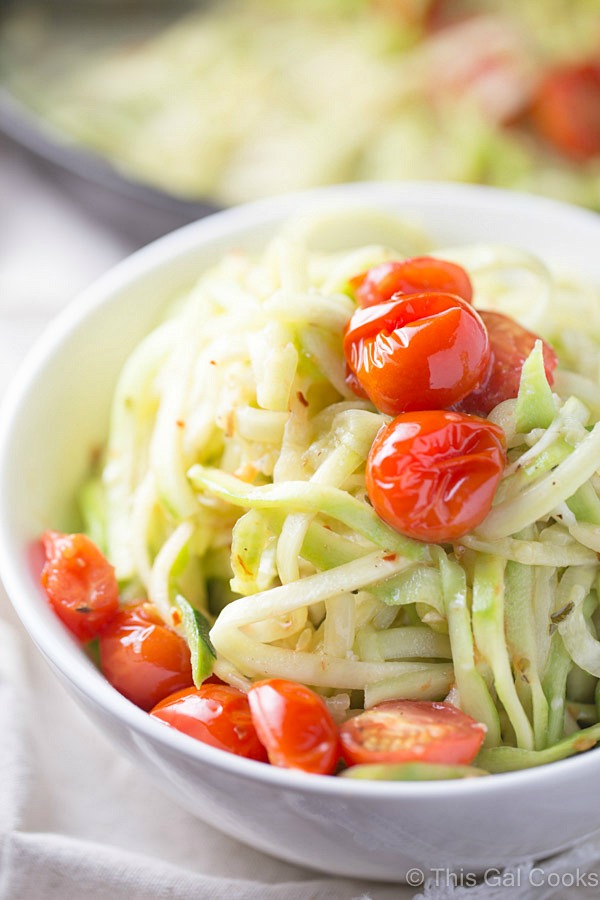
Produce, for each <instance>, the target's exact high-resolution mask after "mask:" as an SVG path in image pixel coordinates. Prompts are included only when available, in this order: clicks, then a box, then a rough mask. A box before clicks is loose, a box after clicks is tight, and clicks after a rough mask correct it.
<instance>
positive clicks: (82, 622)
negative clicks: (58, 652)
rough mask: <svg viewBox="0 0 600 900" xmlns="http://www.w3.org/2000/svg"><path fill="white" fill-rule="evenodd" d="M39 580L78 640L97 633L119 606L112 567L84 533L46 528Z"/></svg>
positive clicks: (59, 614) (58, 613) (88, 637)
mask: <svg viewBox="0 0 600 900" xmlns="http://www.w3.org/2000/svg"><path fill="white" fill-rule="evenodd" d="M42 544H43V547H44V553H45V555H46V562H45V564H44V568H43V569H42V574H41V581H42V585H43V586H44V588H45V589H46V593H47V595H48V599H49V600H50V603H51V605H52V607H53V609H54V611H55V612H56V614H57V615H58V617H59V618H60V619H61V620H62V621H63V622H64V624H65V625H66V626H67V628H68V629H69V631H71V632H72V633H73V634H74V635H75V636H76V637H78V638H79V640H80V641H89V640H91V639H92V638H95V637H97V636H98V634H99V633H100V631H101V630H102V628H103V627H104V626H105V625H106V623H107V622H109V621H110V620H111V619H112V618H113V616H115V615H116V613H117V612H118V609H119V588H118V585H117V579H116V578H115V570H114V569H113V567H112V566H111V564H110V563H109V562H108V560H107V559H106V558H105V557H104V556H103V555H102V553H101V552H100V550H98V548H97V547H96V545H95V544H94V543H92V541H90V539H89V538H88V537H86V535H85V534H61V533H60V532H58V531H46V532H45V534H44V535H43V536H42Z"/></svg>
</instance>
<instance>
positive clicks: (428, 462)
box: [366, 410, 506, 543]
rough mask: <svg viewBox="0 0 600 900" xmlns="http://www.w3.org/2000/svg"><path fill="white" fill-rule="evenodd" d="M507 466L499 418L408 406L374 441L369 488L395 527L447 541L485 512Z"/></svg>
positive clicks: (477, 521) (414, 535) (374, 502)
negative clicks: (495, 420)
mask: <svg viewBox="0 0 600 900" xmlns="http://www.w3.org/2000/svg"><path fill="white" fill-rule="evenodd" d="M505 465H506V451H505V439H504V432H503V431H502V429H501V428H499V427H498V426H497V425H494V424H493V423H491V422H487V421H485V419H480V418H477V417H476V416H466V415H462V414H460V413H455V412H449V411H447V410H428V411H425V412H415V413H405V414H404V415H401V416H398V417H397V418H396V419H394V420H393V421H392V422H390V423H389V424H388V425H386V426H384V427H383V428H382V429H381V431H380V432H379V434H378V435H377V437H376V438H375V440H374V441H373V445H372V447H371V450H370V452H369V457H368V459H367V469H366V483H367V492H368V495H369V499H370V501H371V503H372V505H373V508H374V509H375V511H376V512H377V514H378V515H379V516H380V517H381V518H382V519H383V520H384V521H385V522H387V524H388V525H390V526H391V527H392V528H394V529H395V530H396V531H399V532H401V533H402V534H406V535H408V536H409V537H412V538H415V539H416V540H419V541H428V542H433V543H446V542H451V541H454V540H456V539H457V538H459V537H461V536H462V535H463V534H466V533H467V532H468V531H471V529H473V528H475V526H477V525H479V524H480V522H482V521H483V520H484V519H485V517H486V516H487V514H488V512H489V511H490V508H491V506H492V500H493V499H494V494H495V492H496V488H497V486H498V482H499V481H500V478H501V476H502V472H503V470H504V466H505Z"/></svg>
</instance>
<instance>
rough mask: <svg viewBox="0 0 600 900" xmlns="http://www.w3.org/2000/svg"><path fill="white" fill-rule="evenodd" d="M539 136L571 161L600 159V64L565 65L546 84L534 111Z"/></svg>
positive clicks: (539, 94) (551, 75)
mask: <svg viewBox="0 0 600 900" xmlns="http://www.w3.org/2000/svg"><path fill="white" fill-rule="evenodd" d="M531 119H532V121H533V123H534V125H535V126H536V128H537V130H538V131H539V133H540V134H541V135H542V136H543V137H544V138H546V140H547V141H549V142H550V143H551V144H552V146H553V147H555V148H556V149H557V150H559V151H560V152H561V153H562V154H564V155H565V156H566V157H568V158H569V159H573V160H575V161H576V162H585V161H587V160H590V159H592V158H593V157H595V156H599V155H600V60H597V61H593V62H589V63H579V64H576V65H564V66H560V67H559V68H556V69H554V70H553V71H551V72H549V73H548V75H547V76H546V77H545V78H544V79H543V80H542V83H541V84H540V87H539V90H538V93H537V96H536V97H535V99H534V102H533V104H532V108H531Z"/></svg>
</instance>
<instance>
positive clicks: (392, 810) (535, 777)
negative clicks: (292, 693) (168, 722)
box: [0, 183, 600, 880]
mask: <svg viewBox="0 0 600 900" xmlns="http://www.w3.org/2000/svg"><path fill="white" fill-rule="evenodd" d="M315 199H316V200H318V201H320V200H323V199H324V200H326V201H328V202H338V201H339V202H340V203H342V202H348V201H349V202H351V203H369V204H374V205H376V206H380V207H381V208H384V209H388V210H392V211H395V212H398V213H401V214H402V215H403V216H404V217H405V218H406V219H408V220H412V221H414V222H416V223H418V224H421V225H423V226H424V227H425V228H426V230H427V231H428V232H429V234H430V235H431V236H432V238H433V240H434V242H435V243H436V244H438V245H440V244H441V245H443V244H451V243H472V242H476V241H492V242H499V243H502V242H504V243H511V244H514V245H518V246H521V247H525V248H528V249H530V250H532V251H533V252H535V253H538V254H539V255H540V256H541V257H543V258H544V259H546V260H547V261H548V262H549V263H550V264H553V263H554V262H555V261H557V260H558V261H560V263H564V264H565V265H566V266H567V267H568V268H570V269H571V270H572V271H574V272H576V273H579V274H582V275H584V276H585V277H587V278H590V279H593V280H595V281H596V282H598V283H600V252H599V249H600V219H599V218H598V217H597V216H595V215H593V214H592V213H589V212H584V211H582V210H579V209H573V208H569V207H566V206H563V205H561V204H558V203H555V202H552V201H548V200H543V199H536V198H533V197H528V196H523V195H516V194H509V193H505V192H500V191H495V190H493V189H489V188H479V187H470V186H461V185H442V184H438V183H435V184H413V185H410V184H407V185H397V184H377V185H360V184H359V185H352V186H350V187H346V186H340V187H333V188H327V189H324V190H321V191H317V192H311V193H310V194H304V195H301V196H297V195H296V196H287V197H282V198H277V199H273V200H267V201H264V202H259V203H255V204H251V205H248V206H243V207H240V208H237V209H232V210H229V211H226V212H223V213H219V214H217V215H215V216H213V217H211V218H208V219H204V220H202V221H200V222H198V223H196V224H194V225H191V226H188V227H186V228H184V229H182V230H180V231H178V232H175V233H174V234H172V235H170V236H168V237H166V238H163V239H162V240H160V241H158V242H157V243H155V244H153V245H151V246H150V247H148V248H146V249H144V250H142V251H140V252H138V253H137V254H135V256H133V257H132V258H130V259H128V260H126V261H125V262H123V263H121V264H120V265H119V266H117V267H116V268H115V269H114V270H113V271H111V272H110V273H109V274H107V275H106V276H105V277H104V278H102V279H101V280H100V281H99V282H97V283H96V284H95V285H94V286H93V287H91V288H90V289H89V290H88V291H86V292H85V294H84V295H82V296H81V297H79V299H78V300H77V301H76V302H75V303H73V304H72V305H71V306H70V307H69V308H68V309H67V310H65V312H64V313H63V314H62V315H61V316H59V317H58V319H57V320H56V321H55V322H54V324H53V325H52V327H51V328H49V329H48V331H47V332H46V334H45V335H44V336H43V338H42V339H41V340H40V341H39V343H38V344H37V346H36V347H35V348H34V350H33V351H32V353H31V354H30V356H29V358H28V359H27V361H26V362H25V364H24V365H23V367H22V369H21V371H20V373H19V375H18V377H17V378H16V380H15V382H14V383H13V386H12V390H11V391H10V392H9V395H8V397H7V400H6V404H5V406H4V410H3V414H2V419H1V425H0V436H1V437H0V571H1V575H2V578H3V580H4V583H5V586H6V588H7V590H8V593H9V595H10V596H11V598H12V601H13V603H14V606H15V608H16V610H17V612H18V614H19V616H20V617H21V619H22V621H23V623H24V624H25V627H26V628H27V630H28V631H29V633H30V635H31V637H32V638H33V640H34V641H35V643H36V644H37V645H38V647H39V648H40V650H41V651H42V653H43V654H44V655H45V656H46V658H47V659H48V660H49V662H50V663H51V665H52V667H53V669H54V670H55V672H56V674H57V676H58V677H59V679H60V680H61V681H62V682H63V683H64V685H65V686H66V687H67V688H68V690H69V691H70V692H71V693H72V694H73V695H74V696H75V697H76V699H77V700H78V701H79V702H80V704H81V706H82V707H83V708H84V709H85V710H86V712H87V713H88V714H89V715H90V716H91V717H92V718H93V719H94V720H95V721H96V723H97V725H98V727H99V728H101V729H102V730H103V731H104V733H105V734H108V735H110V736H111V738H112V739H113V740H114V743H115V745H116V747H118V748H120V749H121V750H123V751H124V752H126V753H127V754H128V755H129V756H130V757H131V758H132V759H133V760H134V761H135V762H136V763H137V764H139V765H140V766H142V767H143V768H144V769H145V770H146V771H147V772H148V773H150V774H151V775H153V776H154V778H155V779H156V782H157V784H158V785H159V786H162V787H163V788H164V790H165V791H166V792H168V793H170V794H171V795H172V796H173V797H174V798H175V799H176V800H178V801H179V802H180V803H181V804H182V805H183V806H185V807H186V808H187V809H189V810H191V811H192V812H193V813H195V814H196V815H198V816H199V817H200V818H202V819H205V820H206V821H207V822H209V823H210V824H212V825H214V827H215V828H218V829H220V830H222V831H224V832H227V833H228V834H230V835H232V836H234V837H237V838H239V839H240V840H241V841H244V842H246V843H248V844H250V845H252V846H253V847H257V848H258V849H260V850H263V851H265V852H267V853H270V854H272V855H274V856H278V857H281V858H282V859H286V860H289V861H291V862H295V863H300V864H305V865H308V866H312V867H314V868H316V869H322V870H323V871H326V872H329V873H339V874H344V875H350V876H362V877H367V878H376V879H391V880H395V879H402V878H404V877H405V875H406V873H407V871H408V870H409V869H411V868H412V867H415V866H416V867H419V868H420V869H423V870H424V871H425V872H426V873H427V872H428V871H430V870H431V868H432V867H437V868H440V867H446V866H447V867H450V868H458V869H462V870H463V872H464V871H467V872H473V871H476V872H481V871H483V870H485V869H486V867H488V866H502V865H504V864H510V863H515V862H517V861H519V860H523V859H525V858H531V857H534V858H540V857H542V856H546V855H548V854H551V853H553V852H555V851H558V850H560V849H562V848H564V847H566V846H569V845H570V844H572V843H573V842H575V841H577V840H578V839H580V838H583V837H585V836H587V835H591V834H592V833H593V832H595V831H598V830H600V812H599V811H598V805H597V803H596V800H595V797H594V793H593V791H591V790H590V787H591V785H592V784H595V783H596V782H597V780H598V778H599V777H600V750H592V751H591V752H589V753H585V754H582V755H580V756H578V757H575V758H572V759H568V760H565V761H563V762H559V763H555V764H553V765H552V766H546V767H542V768H539V769H533V770H529V771H523V772H517V773H514V774H507V775H502V776H495V777H490V778H482V779H469V780H467V781H449V782H437V783H435V782H434V783H412V784H411V783H385V782H373V783H369V782H356V781H350V780H346V779H341V778H338V779H336V778H323V777H317V776H308V775H303V774H299V773H296V772H290V771H285V770H282V769H277V768H274V767H270V766H267V765H263V764H260V763H256V762H253V761H248V760H245V759H240V758H238V757H236V756H233V755H230V754H226V753H222V752H220V751H218V750H214V749H213V748H211V747H207V746H204V745H203V744H201V743H199V742H196V741H194V740H193V739H192V738H189V737H187V736H186V735H183V734H179V733H178V732H176V731H174V730H171V729H168V728H165V727H164V726H163V725H161V724H160V723H158V722H156V721H154V720H152V719H151V718H150V717H149V716H148V715H147V714H146V713H144V712H142V711H141V710H139V709H137V708H136V707H135V706H133V705H132V704H130V703H129V702H128V701H127V700H125V698H124V697H122V696H120V695H119V694H118V693H117V692H116V691H114V690H113V689H112V688H111V687H110V685H109V684H108V683H107V682H106V681H105V680H104V679H103V677H102V675H101V674H100V673H99V672H98V671H97V670H96V669H95V668H94V666H93V665H92V664H91V663H90V661H89V660H88V659H87V657H86V656H85V655H84V654H83V653H82V652H81V650H80V649H79V647H78V646H77V644H76V643H75V641H74V640H73V639H72V638H71V637H70V636H69V634H67V632H66V631H65V630H64V629H63V627H62V625H61V624H60V622H59V621H58V619H57V618H55V616H54V614H53V613H52V612H51V610H50V609H49V607H48V605H47V603H46V600H45V598H44V595H43V593H42V590H41V588H40V585H39V572H38V571H36V569H35V567H34V565H33V564H32V563H31V546H32V543H33V542H35V541H36V539H37V538H38V537H39V535H40V533H41V532H42V531H43V530H44V529H46V528H49V527H54V528H60V527H61V523H63V522H64V519H65V515H66V514H67V512H68V508H69V506H70V505H71V503H72V498H73V494H74V491H75V488H76V487H77V485H78V483H79V482H80V479H81V478H82V476H83V474H84V471H85V468H86V465H87V462H88V460H89V454H90V450H91V449H92V448H93V447H94V446H98V445H100V444H101V443H102V442H103V440H104V438H105V435H106V423H107V415H108V409H109V403H110V398H111V393H112V390H113V387H114V384H115V379H116V376H117V373H118V370H119V367H120V366H121V364H122V362H123V361H124V359H125V358H126V356H127V354H128V353H129V352H130V350H131V349H132V348H133V346H134V345H135V344H136V342H137V341H138V340H139V339H140V337H141V336H142V335H143V334H144V333H145V332H146V331H148V329H149V328H150V327H151V325H152V324H153V323H154V321H155V319H156V317H157V313H158V311H159V310H160V309H161V307H162V306H163V304H164V302H165V300H166V299H168V298H169V297H170V296H171V295H172V294H173V293H174V291H175V290H177V289H178V288H181V287H182V286H184V285H186V284H188V283H189V282H190V280H191V279H192V277H193V276H194V275H195V274H197V273H198V272H200V271H201V270H202V269H203V267H204V266H205V265H206V264H207V263H209V262H211V261H212V260H214V259H215V258H216V257H218V256H219V255H220V254H221V253H222V252H223V251H224V250H225V249H226V248H228V247H230V246H249V245H251V246H256V245H262V243H263V242H264V240H265V239H266V238H267V237H268V236H269V235H270V234H271V233H273V232H274V231H275V230H276V229H277V228H278V226H279V225H280V223H281V222H283V221H284V220H285V219H286V218H288V217H289V216H290V215H291V214H292V213H294V212H296V211H297V210H298V208H299V207H301V206H302V205H303V204H304V203H305V202H312V201H314V200H315ZM165 828H168V823H165Z"/></svg>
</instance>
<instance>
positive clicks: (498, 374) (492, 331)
mask: <svg viewBox="0 0 600 900" xmlns="http://www.w3.org/2000/svg"><path fill="white" fill-rule="evenodd" d="M479 315H480V316H481V318H482V320H483V324H484V325H485V327H486V329H487V333H488V336H489V340H490V362H489V367H488V371H487V373H486V375H485V377H484V379H483V381H482V382H481V384H480V385H479V387H476V388H475V390H474V391H472V392H471V393H470V394H467V396H466V397H464V398H463V399H462V400H461V401H460V402H459V403H457V404H456V406H455V409H456V410H458V411H460V412H466V413H475V414H476V415H481V416H486V415H488V413H490V412H491V411H492V409H493V408H494V407H495V406H497V405H498V404H499V403H501V402H502V401H503V400H509V399H511V398H514V397H516V396H517V394H518V393H519V383H520V380H521V370H522V368H523V363H524V362H525V360H526V359H527V357H528V356H529V354H530V353H531V351H532V350H533V347H534V345H535V342H536V341H537V340H542V339H541V338H538V336H537V335H535V334H533V333H532V332H531V331H527V329H526V328H523V326H522V325H519V323H518V322H515V320H514V319H510V318H509V317H508V316H503V315H502V314H501V313H496V312H486V311H485V310H481V311H480V313H479ZM542 347H543V353H544V366H545V369H546V377H547V378H548V383H549V384H552V382H553V380H554V379H553V372H554V369H555V368H556V366H557V363H558V357H557V356H556V353H555V352H554V350H553V349H552V347H550V346H549V345H548V344H547V343H546V342H545V341H543V340H542Z"/></svg>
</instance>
